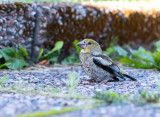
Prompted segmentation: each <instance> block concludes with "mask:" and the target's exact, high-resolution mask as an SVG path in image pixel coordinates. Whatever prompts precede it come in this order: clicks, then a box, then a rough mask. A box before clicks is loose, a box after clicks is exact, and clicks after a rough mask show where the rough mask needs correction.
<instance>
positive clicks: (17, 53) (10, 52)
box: [0, 46, 28, 69]
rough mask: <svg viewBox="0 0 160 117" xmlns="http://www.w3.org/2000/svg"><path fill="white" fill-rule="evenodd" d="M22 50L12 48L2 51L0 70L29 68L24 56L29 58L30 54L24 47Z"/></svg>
mask: <svg viewBox="0 0 160 117" xmlns="http://www.w3.org/2000/svg"><path fill="white" fill-rule="evenodd" d="M20 48H21V50H18V49H16V48H11V47H8V48H3V49H0V60H1V62H0V68H3V67H7V68H9V69H20V68H22V67H24V66H27V65H28V63H27V62H26V61H25V59H24V56H26V57H28V53H26V50H25V49H24V48H23V47H22V46H20Z"/></svg>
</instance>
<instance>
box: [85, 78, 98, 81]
mask: <svg viewBox="0 0 160 117" xmlns="http://www.w3.org/2000/svg"><path fill="white" fill-rule="evenodd" d="M84 80H85V81H88V82H96V80H95V79H94V78H91V79H84Z"/></svg>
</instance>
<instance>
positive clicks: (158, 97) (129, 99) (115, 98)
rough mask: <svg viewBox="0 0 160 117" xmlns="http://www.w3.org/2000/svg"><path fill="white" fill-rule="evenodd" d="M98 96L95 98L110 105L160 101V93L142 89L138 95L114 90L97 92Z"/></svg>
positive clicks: (142, 103)
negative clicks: (119, 92)
mask: <svg viewBox="0 0 160 117" xmlns="http://www.w3.org/2000/svg"><path fill="white" fill-rule="evenodd" d="M95 94H96V96H95V97H94V98H96V99H98V100H103V101H105V103H106V104H108V105H111V104H112V105H114V104H116V105H117V104H131V103H133V104H135V105H139V106H142V105H145V104H147V103H159V102H160V94H159V93H149V92H148V91H146V90H140V91H139V92H138V94H137V96H134V95H129V94H128V95H127V94H123V95H119V94H117V93H115V92H112V91H108V90H107V91H104V92H95Z"/></svg>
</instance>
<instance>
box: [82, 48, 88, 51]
mask: <svg viewBox="0 0 160 117" xmlns="http://www.w3.org/2000/svg"><path fill="white" fill-rule="evenodd" d="M81 52H90V50H89V49H88V48H85V49H81Z"/></svg>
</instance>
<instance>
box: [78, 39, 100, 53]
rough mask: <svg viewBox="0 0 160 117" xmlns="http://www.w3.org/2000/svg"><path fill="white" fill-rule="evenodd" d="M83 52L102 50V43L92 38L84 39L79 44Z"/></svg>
mask: <svg viewBox="0 0 160 117" xmlns="http://www.w3.org/2000/svg"><path fill="white" fill-rule="evenodd" d="M77 45H78V46H79V47H80V48H81V52H102V49H101V47H100V45H99V44H98V43H97V42H96V41H94V40H92V39H84V40H83V41H80V42H79V43H78V44H77Z"/></svg>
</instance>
